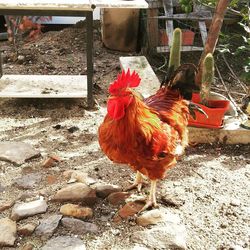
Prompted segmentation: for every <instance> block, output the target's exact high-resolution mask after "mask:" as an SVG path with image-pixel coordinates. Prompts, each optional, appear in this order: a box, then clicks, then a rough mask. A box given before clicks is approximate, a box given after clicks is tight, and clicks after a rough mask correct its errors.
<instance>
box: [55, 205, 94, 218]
mask: <svg viewBox="0 0 250 250" xmlns="http://www.w3.org/2000/svg"><path fill="white" fill-rule="evenodd" d="M60 213H61V214H63V215H66V216H72V217H76V218H81V219H84V218H91V217H93V210H92V209H91V208H89V207H82V206H79V205H75V204H65V205H63V206H61V208H60Z"/></svg>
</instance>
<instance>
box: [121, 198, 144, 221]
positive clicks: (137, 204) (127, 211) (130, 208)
mask: <svg viewBox="0 0 250 250" xmlns="http://www.w3.org/2000/svg"><path fill="white" fill-rule="evenodd" d="M144 205H145V202H144V201H130V202H128V203H127V204H126V205H125V206H123V207H122V208H121V209H120V210H119V211H118V214H119V216H120V217H121V218H123V219H126V218H128V217H130V216H133V215H135V214H137V213H138V212H139V211H140V210H141V209H142V208H143V207H144Z"/></svg>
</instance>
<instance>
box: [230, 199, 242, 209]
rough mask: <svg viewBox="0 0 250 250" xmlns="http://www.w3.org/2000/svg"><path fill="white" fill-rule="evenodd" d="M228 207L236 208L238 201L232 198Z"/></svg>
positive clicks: (238, 204)
mask: <svg viewBox="0 0 250 250" xmlns="http://www.w3.org/2000/svg"><path fill="white" fill-rule="evenodd" d="M230 205H232V206H235V207H238V206H240V200H239V199H235V198H234V199H232V200H231V202H230Z"/></svg>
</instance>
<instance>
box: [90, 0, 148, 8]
mask: <svg viewBox="0 0 250 250" xmlns="http://www.w3.org/2000/svg"><path fill="white" fill-rule="evenodd" d="M90 3H91V4H93V5H95V6H96V7H100V8H133V9H147V8H148V3H147V2H146V1H145V0H127V1H124V0H115V1H114V0H90Z"/></svg>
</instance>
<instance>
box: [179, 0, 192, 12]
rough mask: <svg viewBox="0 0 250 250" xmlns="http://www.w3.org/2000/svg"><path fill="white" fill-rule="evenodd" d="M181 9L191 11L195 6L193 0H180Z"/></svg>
mask: <svg viewBox="0 0 250 250" xmlns="http://www.w3.org/2000/svg"><path fill="white" fill-rule="evenodd" d="M179 3H180V6H181V9H182V10H183V11H185V12H186V13H190V12H191V11H192V8H193V0H179Z"/></svg>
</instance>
